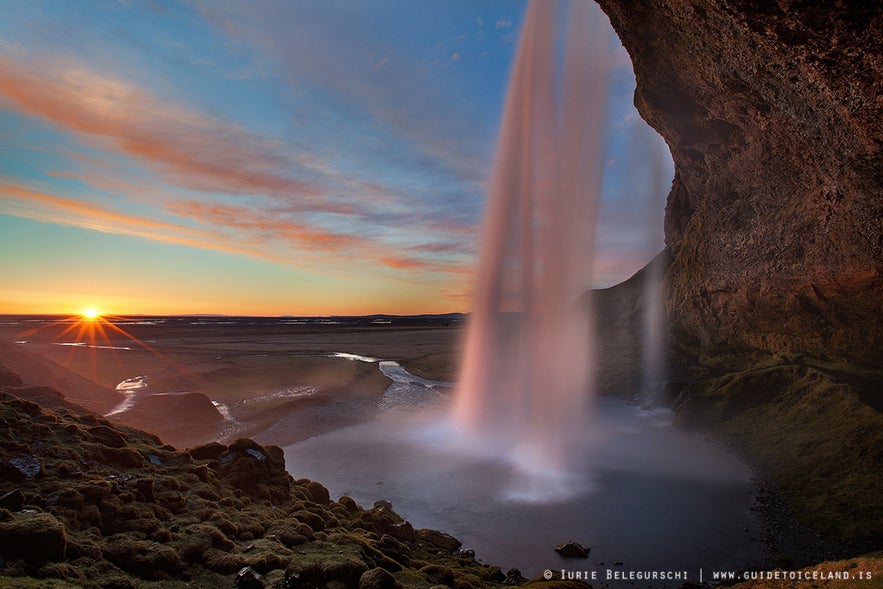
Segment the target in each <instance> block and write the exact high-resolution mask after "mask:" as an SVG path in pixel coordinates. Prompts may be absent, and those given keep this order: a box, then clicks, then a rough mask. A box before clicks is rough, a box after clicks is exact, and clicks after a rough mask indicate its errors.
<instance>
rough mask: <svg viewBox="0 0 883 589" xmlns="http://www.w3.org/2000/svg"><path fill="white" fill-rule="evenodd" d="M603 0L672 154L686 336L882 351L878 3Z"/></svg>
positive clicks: (702, 351)
mask: <svg viewBox="0 0 883 589" xmlns="http://www.w3.org/2000/svg"><path fill="white" fill-rule="evenodd" d="M600 4H601V6H602V7H603V9H604V10H605V11H606V12H607V14H608V15H609V17H610V20H611V23H612V24H613V27H614V28H615V29H616V31H617V33H618V34H619V36H620V38H621V39H622V42H623V44H624V45H625V47H626V49H627V50H628V52H629V54H630V55H631V58H632V61H633V63H634V69H635V74H636V78H637V90H636V93H635V104H636V106H637V108H638V110H639V111H640V113H641V115H642V116H643V117H644V118H645V119H646V120H647V121H648V122H649V123H650V124H651V125H652V126H653V127H654V128H656V129H657V130H658V131H659V132H660V134H661V135H662V136H663V137H664V138H665V139H666V141H667V143H668V144H669V147H670V149H671V153H672V156H673V158H674V162H675V178H674V184H673V188H672V191H671V194H670V195H669V198H668V204H667V207H666V218H665V230H666V243H667V245H668V247H669V248H670V250H671V251H672V254H673V263H672V266H671V268H670V270H669V273H668V289H669V290H668V306H669V310H670V316H671V319H672V322H673V327H674V329H675V335H676V337H677V339H678V342H679V343H680V344H681V345H683V346H685V347H686V348H687V349H689V350H690V351H692V352H694V353H695V354H696V355H697V356H700V357H702V358H707V359H708V360H709V361H710V362H714V360H715V357H716V356H718V355H720V354H721V353H724V352H725V353H729V352H731V351H733V350H737V351H739V352H740V353H742V352H744V351H746V350H751V351H759V352H762V353H772V354H779V353H804V354H811V355H813V356H815V357H818V358H824V359H830V360H838V361H839V360H849V361H861V362H867V363H873V364H876V365H880V364H881V363H883V357H881V356H880V353H879V351H880V350H881V349H883V319H881V317H883V225H881V223H883V221H881V219H883V163H881V144H883V98H881V92H883V82H881V80H883V57H881V54H880V47H881V46H883V7H881V5H880V3H878V2H836V3H833V2H821V3H819V2H803V1H791V0H780V1H778V2H750V1H747V0H737V1H733V0H729V1H726V2H717V1H713V0H689V1H687V2H681V1H673V0H648V1H646V2H636V1H634V0H600ZM741 357H743V358H744V357H745V356H744V354H743V355H742V356H741ZM728 361H730V362H731V361H732V359H730V360H728Z"/></svg>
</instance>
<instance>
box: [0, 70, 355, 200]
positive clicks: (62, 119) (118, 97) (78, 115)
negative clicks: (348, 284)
mask: <svg viewBox="0 0 883 589" xmlns="http://www.w3.org/2000/svg"><path fill="white" fill-rule="evenodd" d="M0 97H3V98H5V99H6V101H7V102H8V103H9V104H10V105H12V106H13V107H14V108H15V109H17V110H18V111H19V112H22V113H26V114H28V115H30V116H34V117H39V118H41V119H44V120H47V121H50V122H52V123H54V124H56V125H58V126H60V127H62V128H64V129H66V130H69V131H73V132H75V133H79V134H83V135H87V136H90V137H94V138H99V139H101V140H104V141H105V142H109V143H110V144H111V145H112V146H113V147H114V148H116V149H117V150H118V151H120V152H122V153H125V154H126V155H128V156H131V157H133V158H136V159H138V160H140V161H142V162H144V163H146V164H147V165H148V166H150V167H151V168H153V169H154V170H156V171H158V172H159V173H161V174H162V176H163V177H164V178H165V179H166V180H167V181H169V182H170V183H172V184H174V185H177V186H181V187H185V188H190V189H196V190H203V191H213V192H224V193H231V194H262V195H269V196H272V197H275V198H278V199H284V200H285V201H286V202H288V203H289V204H290V205H291V204H297V205H299V206H301V207H302V208H303V209H304V210H306V209H309V210H314V211H315V210H324V211H330V212H337V213H347V212H351V211H352V209H351V207H348V206H346V205H344V204H342V203H337V202H334V201H333V200H331V199H328V198H326V197H325V195H324V193H323V187H322V186H319V185H317V184H314V183H311V182H307V181H303V180H301V179H298V178H295V177H292V176H291V175H287V174H286V173H285V171H286V170H291V169H296V168H298V167H299V166H298V163H297V161H296V160H295V158H292V157H286V155H284V154H285V150H284V146H282V145H280V144H279V143H278V142H274V141H271V140H268V139H265V138H261V137H259V136H257V135H255V134H253V133H250V132H249V131H247V130H246V129H244V128H243V127H241V126H240V125H238V124H236V123H233V122H225V121H221V120H218V119H214V118H211V117H209V116H206V115H204V114H201V113H198V112H195V111H193V110H189V109H187V108H185V107H184V106H182V105H179V104H174V103H172V102H169V101H164V100H162V99H160V98H159V97H158V96H156V95H154V94H152V93H151V92H149V91H148V90H145V89H143V88H140V87H138V86H136V85H134V84H131V83H129V82H126V81H123V80H120V79H115V78H113V77H110V76H107V75H102V74H99V73H97V72H95V71H92V70H90V69H88V68H86V67H85V66H83V65H81V64H78V63H76V62H73V61H71V60H61V61H51V60H41V61H33V60H31V61H27V62H21V61H15V60H12V59H9V58H7V57H2V56H0Z"/></svg>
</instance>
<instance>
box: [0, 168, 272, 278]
mask: <svg viewBox="0 0 883 589" xmlns="http://www.w3.org/2000/svg"><path fill="white" fill-rule="evenodd" d="M0 213H3V214H7V215H13V216H17V217H25V218H28V219H34V220H37V221H41V222H49V223H57V224H60V225H70V226H74V227H82V228H85V229H92V230H95V231H101V232H104V233H115V234H118V235H130V236H133V237H141V238H144V239H150V240H152V241H160V242H164V243H173V244H178V245H186V246H190V247H197V248H201V249H209V250H217V251H223V252H228V253H235V254H245V255H250V256H258V257H264V258H266V257H268V256H267V255H266V253H265V252H262V251H260V250H258V249H256V248H248V247H244V246H242V245H238V244H235V243H233V242H231V241H230V239H229V237H228V236H226V235H224V234H222V233H221V232H218V231H209V230H202V229H194V228H192V227H186V226H184V225H180V224H177V223H169V222H166V221H159V220H156V219H150V218H146V217H140V216H138V217H136V216H132V215H126V214H125V213H120V212H117V211H113V210H111V209H108V208H106V207H102V206H99V205H96V204H92V203H87V202H83V201H79V200H74V199H69V198H64V197H60V196H55V195H52V194H46V193H44V192H40V191H37V190H33V189H30V188H27V187H24V186H17V185H13V184H5V183H0ZM275 261H279V260H278V259H275Z"/></svg>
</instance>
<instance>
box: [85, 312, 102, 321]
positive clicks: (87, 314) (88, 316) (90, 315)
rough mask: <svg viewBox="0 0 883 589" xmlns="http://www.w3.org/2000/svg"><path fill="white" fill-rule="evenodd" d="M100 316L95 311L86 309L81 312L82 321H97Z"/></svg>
mask: <svg viewBox="0 0 883 589" xmlns="http://www.w3.org/2000/svg"><path fill="white" fill-rule="evenodd" d="M100 315H101V314H100V313H99V312H98V311H97V310H95V309H86V310H85V311H83V319H89V320H92V319H98V317H100Z"/></svg>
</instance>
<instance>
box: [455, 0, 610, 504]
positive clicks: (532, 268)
mask: <svg viewBox="0 0 883 589" xmlns="http://www.w3.org/2000/svg"><path fill="white" fill-rule="evenodd" d="M556 4H557V3H556V2H551V1H542V0H533V1H532V2H531V4H530V6H529V8H528V12H527V17H526V19H525V23H524V29H523V31H522V36H521V41H520V45H519V49H518V55H517V57H516V62H515V66H514V70H513V72H512V77H511V80H510V86H509V91H508V95H507V99H506V106H505V110H504V114H503V121H502V127H501V131H500V139H499V147H498V151H497V159H496V162H495V166H494V172H493V177H492V182H491V188H490V192H489V197H488V204H487V210H486V213H485V221H484V227H483V237H482V243H481V254H480V261H479V271H478V279H477V289H476V294H475V299H474V303H473V312H472V315H471V317H470V323H469V327H468V331H467V336H466V345H465V350H464V358H463V362H462V370H461V374H460V378H459V383H458V391H457V397H456V402H455V404H454V405H455V406H454V420H455V423H456V424H457V426H458V427H459V430H460V431H461V433H462V434H463V436H465V437H466V438H467V439H468V440H470V442H471V443H475V444H480V445H482V447H483V448H485V449H488V450H490V451H492V452H494V453H495V454H497V455H499V456H503V457H504V458H506V459H509V460H511V461H512V462H513V463H515V464H516V465H517V466H518V467H519V468H520V470H521V471H522V472H523V473H524V474H526V475H529V476H526V477H525V482H526V485H527V486H526V487H525V488H524V489H523V491H524V492H525V493H527V494H528V495H534V494H536V493H545V492H546V491H551V492H556V489H553V488H552V487H553V486H554V483H555V482H559V483H563V482H565V481H566V480H569V479H570V477H571V476H572V475H574V473H575V470H576V469H575V468H574V465H575V464H577V463H578V462H579V460H580V448H579V446H580V444H579V440H580V439H582V437H583V436H584V434H585V433H586V430H587V427H588V419H589V413H590V401H591V388H592V387H591V380H592V374H593V363H594V346H593V345H592V341H591V331H592V326H591V318H590V316H589V308H588V305H585V304H576V299H577V298H578V297H579V296H580V295H581V294H583V293H584V292H585V291H586V290H588V289H589V288H590V285H591V273H592V249H593V245H594V239H595V225H596V217H597V208H598V201H599V193H600V187H601V171H602V162H601V158H602V154H603V145H604V141H603V128H604V119H605V111H606V106H605V102H606V95H607V81H606V77H607V69H608V68H607V43H606V30H605V28H604V26H603V25H604V18H605V17H604V15H603V14H602V13H601V11H600V9H599V8H598V7H597V6H596V5H595V4H594V3H593V2H571V3H570V8H569V12H568V15H567V23H568V25H567V37H566V43H565V56H564V67H563V80H562V81H561V84H560V86H558V85H556V79H555V73H556V67H555V63H556V62H555V49H556V42H555V41H556V35H555V29H556V14H555V10H556ZM558 87H560V95H559V92H558V91H557V90H556V88H558ZM559 486H560V485H559Z"/></svg>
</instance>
